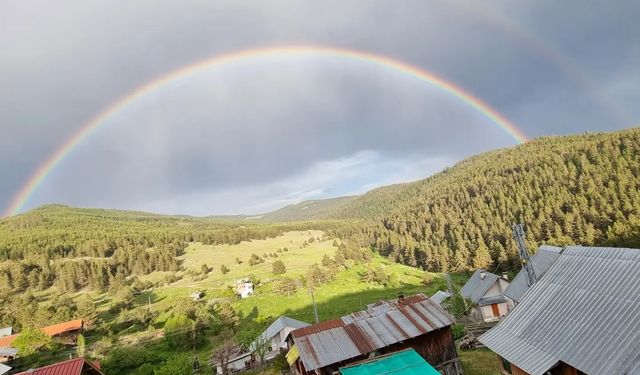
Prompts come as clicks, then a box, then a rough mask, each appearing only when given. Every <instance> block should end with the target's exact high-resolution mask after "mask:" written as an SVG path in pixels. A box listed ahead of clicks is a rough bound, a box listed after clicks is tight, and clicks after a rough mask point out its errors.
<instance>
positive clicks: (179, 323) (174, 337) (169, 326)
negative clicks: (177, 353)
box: [164, 314, 195, 348]
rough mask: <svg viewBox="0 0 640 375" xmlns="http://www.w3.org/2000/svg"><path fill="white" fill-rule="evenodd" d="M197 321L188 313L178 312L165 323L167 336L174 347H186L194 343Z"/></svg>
mask: <svg viewBox="0 0 640 375" xmlns="http://www.w3.org/2000/svg"><path fill="white" fill-rule="evenodd" d="M194 328H195V322H194V321H193V320H191V319H189V318H188V317H187V316H186V315H183V314H177V315H174V316H172V317H171V318H169V319H167V322H166V323H165V324H164V332H165V337H166V339H167V342H168V343H169V345H170V346H171V347H173V348H184V347H187V346H189V345H190V344H192V337H193V330H194Z"/></svg>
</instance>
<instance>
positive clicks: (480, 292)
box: [460, 270, 500, 303]
mask: <svg viewBox="0 0 640 375" xmlns="http://www.w3.org/2000/svg"><path fill="white" fill-rule="evenodd" d="M483 272H484V277H482V273H483ZM499 278H500V277H499V276H498V275H494V274H492V273H491V272H489V271H486V270H476V272H474V273H473V275H471V277H470V278H469V280H467V282H466V283H465V284H464V286H463V287H462V289H460V295H462V296H463V297H464V298H468V299H470V300H471V301H472V302H473V303H478V301H480V298H482V296H484V294H485V293H486V292H487V290H489V288H491V286H492V285H493V284H494V283H495V282H496V281H497V280H498V279H499Z"/></svg>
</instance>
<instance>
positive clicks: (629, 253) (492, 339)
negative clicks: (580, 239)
mask: <svg viewBox="0 0 640 375" xmlns="http://www.w3.org/2000/svg"><path fill="white" fill-rule="evenodd" d="M639 316H640V250H638V249H622V248H602V247H581V246H571V247H566V248H564V249H563V250H562V251H561V252H560V255H559V256H558V257H557V259H556V260H555V261H554V262H553V264H552V265H551V266H550V267H549V268H548V270H547V271H546V273H545V275H544V277H542V278H540V279H539V280H537V282H536V283H535V284H533V285H532V286H531V287H530V288H529V290H528V291H527V292H526V293H525V295H524V298H522V300H521V302H520V303H519V304H518V305H516V306H515V308H514V309H513V311H512V312H511V313H509V315H507V317H505V318H504V319H503V320H502V321H501V322H500V323H498V325H496V326H495V327H494V328H492V329H491V330H489V331H488V332H487V333H485V334H484V335H482V336H480V337H479V341H480V342H482V343H483V344H484V345H486V346H487V347H488V348H489V349H491V350H493V351H494V352H495V353H496V354H498V356H499V360H500V364H501V366H502V370H503V373H505V374H513V375H525V374H529V375H547V374H551V375H560V374H562V375H582V374H594V375H595V374H598V375H599V374H629V375H631V374H640V350H638V348H639V344H638V343H640V319H638V317H639Z"/></svg>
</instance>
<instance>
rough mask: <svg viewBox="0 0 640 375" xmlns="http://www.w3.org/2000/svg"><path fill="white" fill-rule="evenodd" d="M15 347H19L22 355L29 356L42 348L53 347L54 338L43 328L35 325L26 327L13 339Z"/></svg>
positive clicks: (19, 352) (48, 348) (49, 348)
mask: <svg viewBox="0 0 640 375" xmlns="http://www.w3.org/2000/svg"><path fill="white" fill-rule="evenodd" d="M12 345H13V347H14V348H16V349H18V354H20V356H28V355H31V354H35V353H37V352H39V351H42V350H51V349H52V348H53V339H52V338H51V336H49V335H47V334H46V333H44V331H43V330H41V329H39V328H35V327H26V328H24V329H23V330H22V332H20V335H19V336H18V337H17V338H16V339H15V340H14V341H13V344H12Z"/></svg>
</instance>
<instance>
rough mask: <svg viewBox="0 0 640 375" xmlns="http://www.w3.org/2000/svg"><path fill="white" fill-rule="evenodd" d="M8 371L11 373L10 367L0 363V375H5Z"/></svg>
mask: <svg viewBox="0 0 640 375" xmlns="http://www.w3.org/2000/svg"><path fill="white" fill-rule="evenodd" d="M9 371H11V367H9V366H7V365H5V364H2V363H0V375H3V374H6V373H8V372H9Z"/></svg>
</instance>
